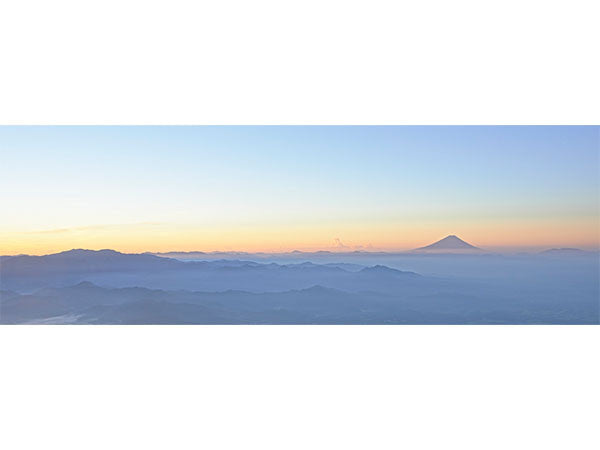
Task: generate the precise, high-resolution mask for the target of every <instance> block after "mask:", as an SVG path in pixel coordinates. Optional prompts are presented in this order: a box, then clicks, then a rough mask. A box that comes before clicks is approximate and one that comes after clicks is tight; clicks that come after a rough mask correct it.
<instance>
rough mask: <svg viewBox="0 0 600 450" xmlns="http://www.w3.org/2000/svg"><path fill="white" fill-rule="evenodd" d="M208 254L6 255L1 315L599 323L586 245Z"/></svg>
mask: <svg viewBox="0 0 600 450" xmlns="http://www.w3.org/2000/svg"><path fill="white" fill-rule="evenodd" d="M450 241H451V242H450V243H451V244H452V242H453V241H454V240H453V239H451V240H450ZM454 243H455V242H454ZM453 245H454V244H453ZM458 245H461V246H462V244H460V243H459V244H458ZM466 245H469V244H466ZM194 256H198V255H194ZM204 256H205V257H206V260H196V261H182V260H177V259H174V258H167V257H163V256H157V255H153V254H123V253H119V252H116V251H113V250H101V251H91V250H71V251H67V252H62V253H58V254H54V255H45V256H27V255H20V256H11V257H2V258H0V322H2V323H4V324H9V323H78V324H101V323H105V324H219V323H223V324H225V323H231V324H238V323H239V324H254V323H256V324H259V323H262V324H278V323H280V324H284V323H286V324H296V323H297V324H307V323H314V324H421V323H422V324H438V323H439V324H444V323H447V324H463V323H464V324H467V323H469V324H471V323H473V324H475V323H481V324H489V323H523V324H526V323H532V324H534V323H564V324H571V323H598V298H599V288H598V269H599V262H598V255H597V254H595V253H592V252H582V251H577V250H576V249H553V250H551V251H548V252H543V253H539V254H529V255H512V256H510V255H509V256H506V255H505V256H502V255H493V254H486V253H485V252H479V251H477V252H474V253H470V254H464V253H463V254H453V253H451V252H450V253H448V252H442V254H431V253H428V252H426V253H424V254H418V253H408V254H391V253H381V252H377V253H370V252H351V253H331V252H317V253H312V254H311V253H302V252H292V253H289V254H265V253H263V254H247V253H246V254H239V253H237V254H236V256H237V257H236V258H228V257H229V256H231V255H229V254H223V253H219V254H204ZM417 272H419V273H417Z"/></svg>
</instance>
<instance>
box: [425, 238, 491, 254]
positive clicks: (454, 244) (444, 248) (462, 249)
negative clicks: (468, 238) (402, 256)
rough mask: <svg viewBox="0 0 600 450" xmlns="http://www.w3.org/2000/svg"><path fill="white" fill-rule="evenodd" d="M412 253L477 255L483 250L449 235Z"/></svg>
mask: <svg viewBox="0 0 600 450" xmlns="http://www.w3.org/2000/svg"><path fill="white" fill-rule="evenodd" d="M414 251H416V252H427V253H479V252H482V251H483V250H481V249H480V248H479V247H475V246H474V245H471V244H469V243H468V242H465V241H463V240H462V239H461V238H459V237H458V236H455V235H453V234H451V235H450V236H446V237H445V238H444V239H440V240H439V241H437V242H434V243H433V244H431V245H427V246H425V247H420V248H417V249H415V250H414Z"/></svg>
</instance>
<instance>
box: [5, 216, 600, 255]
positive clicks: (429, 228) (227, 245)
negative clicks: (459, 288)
mask: <svg viewBox="0 0 600 450" xmlns="http://www.w3.org/2000/svg"><path fill="white" fill-rule="evenodd" d="M449 234H455V235H457V236H459V237H460V238H461V239H463V240H465V241H467V242H469V243H470V244H472V245H475V246H477V247H480V248H483V249H489V250H493V249H498V250H499V249H519V248H522V249H526V248H531V249H534V248H555V247H576V248H582V249H597V248H598V247H599V246H600V239H599V232H598V221H597V220H595V219H594V218H592V219H590V220H587V221H582V220H578V221H564V220H563V221H553V222H547V223H546V222H545V223H540V222H539V221H529V222H527V221H519V222H509V221H507V222H506V223H500V224H495V225H493V224H485V226H482V224H480V223H475V224H471V225H465V224H460V225H459V224H458V223H456V224H448V225H447V226H443V225H439V224H436V223H424V224H422V225H421V226H404V227H403V226H401V225H395V224H377V225H374V224H347V225H345V226H339V225H338V226H336V225H329V226H324V225H321V226H308V225H302V226H300V225H298V226H287V227H250V226H248V227H243V228H242V227H235V228H232V227H215V226H213V227H198V226H193V225H182V226H175V225H171V224H159V223H145V224H131V225H96V226H85V227H74V228H58V229H50V230H40V231H27V232H18V231H13V232H2V233H0V254H2V255H16V254H30V255H44V254H51V253H58V252H61V251H66V250H70V249H74V248H85V249H90V250H101V249H113V250H116V251H120V252H124V253H144V252H152V253H159V252H161V253H165V252H190V251H202V252H219V251H223V252H231V251H239V252H248V253H257V252H264V253H280V252H289V251H293V250H299V251H319V250H327V251H339V252H345V251H355V250H362V251H406V250H412V249H415V248H418V247H422V246H426V245H429V244H431V243H433V242H435V241H437V240H439V239H442V238H443V237H445V236H447V235H449Z"/></svg>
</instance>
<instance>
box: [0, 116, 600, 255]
mask: <svg viewBox="0 0 600 450" xmlns="http://www.w3.org/2000/svg"><path fill="white" fill-rule="evenodd" d="M599 130H600V128H599V127H569V126H567V127H558V126H557V127H555V126H543V127H534V126H521V127H500V126H498V127H482V126H474V127H465V126H444V127H438V126H414V127H413V126H381V127H377V126H335V127H330V126H322V127H318V126H206V127H187V126H185V127H171V126H169V127H162V126H147V127H144V126H133V127H129V126H115V127H107V126H89V127H71V126H63V127H45V126H43V127H42V126H22V127H12V126H3V127H0V170H1V172H0V174H1V177H0V201H1V202H2V208H1V213H0V214H1V217H0V219H1V220H0V254H5V255H10V254H20V253H27V254H47V253H53V252H58V251H64V250H68V249H71V248H89V249H102V248H112V249H115V250H119V251H124V252H144V251H194V250H198V251H232V250H236V251H267V252H270V251H274V252H277V251H289V250H295V249H298V250H306V251H310V250H340V251H349V250H357V249H359V250H369V249H373V250H407V249H411V248H415V247H420V246H424V245H427V244H430V243H432V242H434V241H436V240H438V239H441V238H443V237H444V236H446V235H449V234H455V235H457V236H459V237H461V238H462V239H464V240H466V241H467V242H469V243H471V244H473V245H477V246H480V247H483V248H489V249H537V248H540V249H541V248H547V247H578V248H590V249H592V248H598V246H599V240H600V236H599V233H600V231H599V230H600V222H599V216H600V195H599V192H600V186H599V180H600V160H599V153H600V149H599V145H600V144H599V139H600V138H599Z"/></svg>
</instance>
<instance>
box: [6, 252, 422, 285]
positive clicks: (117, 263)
mask: <svg viewBox="0 0 600 450" xmlns="http://www.w3.org/2000/svg"><path fill="white" fill-rule="evenodd" d="M1 262H2V271H1V275H2V287H3V288H4V289H8V290H14V291H17V292H32V291H33V290H35V289H39V288H43V287H63V286H69V285H74V284H77V283H79V282H81V281H91V282H93V283H96V284H99V285H101V286H112V287H128V286H146V287H150V288H154V289H189V290H203V291H223V290H228V289H229V290H231V289H234V290H235V289H237V290H246V291H250V292H261V291H262V292H265V291H282V290H288V289H304V288H307V287H310V286H312V285H315V284H322V285H327V286H330V287H334V288H339V289H347V290H350V291H356V290H360V289H369V288H370V286H371V285H372V284H373V283H376V284H378V285H379V286H382V287H387V288H389V289H392V288H393V287H394V286H395V288H397V287H398V285H399V284H405V285H407V286H408V285H410V286H413V285H414V284H415V283H418V279H419V278H421V277H420V276H419V275H418V274H416V273H414V272H409V271H402V270H397V269H392V268H389V267H384V266H375V267H373V268H370V267H364V266H360V265H345V264H335V263H330V264H314V263H311V262H304V263H296V264H276V263H258V262H254V261H245V260H216V261H187V262H184V261H178V260H175V259H170V258H164V257H158V256H155V255H151V254H126V253H119V252H116V251H114V250H100V251H92V250H70V251H67V252H62V253H57V254H52V255H45V256H27V255H22V256H12V257H2V260H1Z"/></svg>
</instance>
